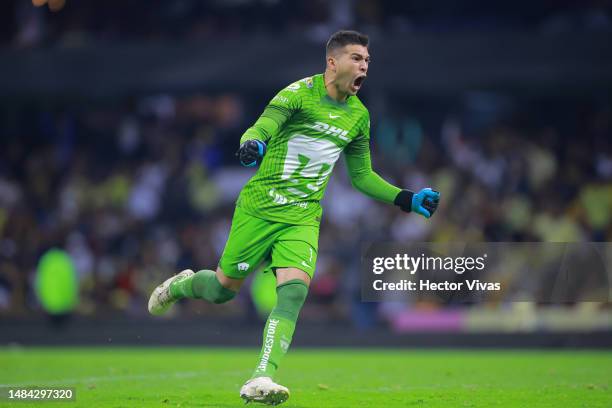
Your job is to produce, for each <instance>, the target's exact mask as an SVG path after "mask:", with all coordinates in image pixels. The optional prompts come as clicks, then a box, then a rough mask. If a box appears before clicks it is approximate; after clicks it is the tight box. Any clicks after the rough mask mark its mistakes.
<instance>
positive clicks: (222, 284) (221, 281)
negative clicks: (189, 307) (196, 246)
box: [170, 267, 244, 304]
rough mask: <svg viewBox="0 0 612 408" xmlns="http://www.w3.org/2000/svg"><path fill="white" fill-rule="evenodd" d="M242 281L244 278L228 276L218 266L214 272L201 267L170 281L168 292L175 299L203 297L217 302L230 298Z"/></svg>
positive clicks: (234, 294)
mask: <svg viewBox="0 0 612 408" xmlns="http://www.w3.org/2000/svg"><path fill="white" fill-rule="evenodd" d="M243 282H244V279H233V278H228V277H227V276H225V274H224V273H223V271H222V270H221V268H220V267H217V271H216V272H213V271H211V270H209V269H203V270H201V271H198V272H196V273H195V274H193V275H191V276H187V277H185V278H184V279H178V280H176V281H174V282H172V283H171V284H170V293H171V294H172V297H173V298H176V299H182V298H189V299H204V300H207V301H209V302H211V303H216V304H219V303H225V302H227V301H229V300H232V299H233V298H234V296H236V293H237V292H238V290H239V289H240V286H242V283H243Z"/></svg>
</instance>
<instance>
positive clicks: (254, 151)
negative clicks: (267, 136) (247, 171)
mask: <svg viewBox="0 0 612 408" xmlns="http://www.w3.org/2000/svg"><path fill="white" fill-rule="evenodd" d="M265 154H266V144H265V143H264V142H262V141H261V140H257V139H252V140H247V141H246V142H244V143H243V144H241V145H240V148H239V149H238V151H237V152H236V156H238V159H240V164H242V165H243V166H245V167H253V166H255V165H257V164H260V163H261V161H262V160H263V157H264V155H265Z"/></svg>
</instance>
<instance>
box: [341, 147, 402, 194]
mask: <svg viewBox="0 0 612 408" xmlns="http://www.w3.org/2000/svg"><path fill="white" fill-rule="evenodd" d="M345 157H346V167H347V168H348V172H349V176H350V178H351V184H352V185H353V187H354V188H355V189H357V190H358V191H360V192H361V193H363V194H365V195H367V196H368V197H371V198H374V199H376V200H380V201H383V202H385V203H388V204H393V201H394V200H395V197H397V195H398V194H399V193H400V192H401V191H402V189H401V188H399V187H396V186H394V185H392V184H390V183H388V182H387V181H385V180H384V179H383V178H382V177H380V176H379V175H378V174H377V173H376V172H375V171H374V170H372V162H371V159H370V146H369V139H366V138H365V137H363V136H359V137H358V139H355V140H354V141H353V142H351V144H350V145H349V146H348V147H347V149H346V151H345Z"/></svg>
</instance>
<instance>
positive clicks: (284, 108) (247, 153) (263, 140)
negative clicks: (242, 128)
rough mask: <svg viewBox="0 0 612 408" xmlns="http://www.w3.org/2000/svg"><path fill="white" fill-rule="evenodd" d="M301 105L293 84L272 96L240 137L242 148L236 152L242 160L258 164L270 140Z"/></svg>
mask: <svg viewBox="0 0 612 408" xmlns="http://www.w3.org/2000/svg"><path fill="white" fill-rule="evenodd" d="M301 107H302V100H301V98H300V95H299V94H298V93H297V91H296V90H295V89H294V88H292V87H291V85H290V86H289V87H287V88H285V89H283V90H282V91H280V92H279V93H278V94H277V95H276V96H275V97H274V98H272V100H271V101H270V103H269V104H268V106H266V108H265V109H264V111H263V113H262V114H261V116H260V117H259V119H257V121H256V122H255V124H254V125H253V126H251V127H250V128H248V129H247V130H246V132H244V134H243V135H242V137H241V138H240V148H239V149H238V152H237V153H236V155H237V156H238V157H239V158H240V162H241V163H242V164H243V165H244V166H247V167H251V166H254V165H256V164H258V163H259V162H260V161H261V160H262V159H263V156H264V154H265V153H266V148H267V144H268V143H269V142H270V140H272V139H273V138H274V137H275V136H276V135H277V134H278V133H279V132H280V130H281V128H282V127H283V125H284V124H285V122H287V121H288V120H289V119H290V118H291V116H293V114H294V113H295V112H297V111H298V110H299V109H301Z"/></svg>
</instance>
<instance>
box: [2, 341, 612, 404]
mask: <svg viewBox="0 0 612 408" xmlns="http://www.w3.org/2000/svg"><path fill="white" fill-rule="evenodd" d="M257 353H258V351H257V350H255V349H252V350H245V349H214V348H57V349H53V348H5V349H0V384H2V385H3V386H5V385H10V386H27V385H31V386H53V387H60V386H70V387H75V388H76V402H66V403H55V402H45V403H39V404H31V403H26V402H19V403H13V404H10V403H7V402H6V400H4V401H0V406H6V405H12V406H15V407H28V406H43V407H49V408H52V407H59V406H66V407H215V408H224V407H240V406H242V400H241V399H240V398H239V396H238V390H239V388H240V386H241V385H242V383H243V382H244V381H245V379H246V378H248V376H249V374H250V373H251V370H252V368H253V367H254V365H255V362H256V357H257ZM277 380H278V381H279V382H280V383H282V384H284V385H286V386H288V387H289V389H290V390H291V398H290V399H289V401H287V403H285V404H284V405H282V406H283V407H295V408H299V407H301V408H306V407H317V408H318V407H334V408H335V407H338V408H340V407H342V408H346V407H358V408H369V407H376V408H391V407H444V408H448V407H555V408H559V407H564V408H565V407H612V394H611V390H610V381H611V380H612V353H610V352H603V351H602V352H583V351H539V350H538V351H454V350H444V351H438V350H428V351H420V350H384V351H383V350H372V349H326V350H316V349H312V350H310V349H293V350H291V351H290V353H289V354H288V355H287V356H286V357H285V359H284V361H283V364H282V366H281V368H280V371H279V375H278V378H277ZM250 406H259V404H253V405H250Z"/></svg>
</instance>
